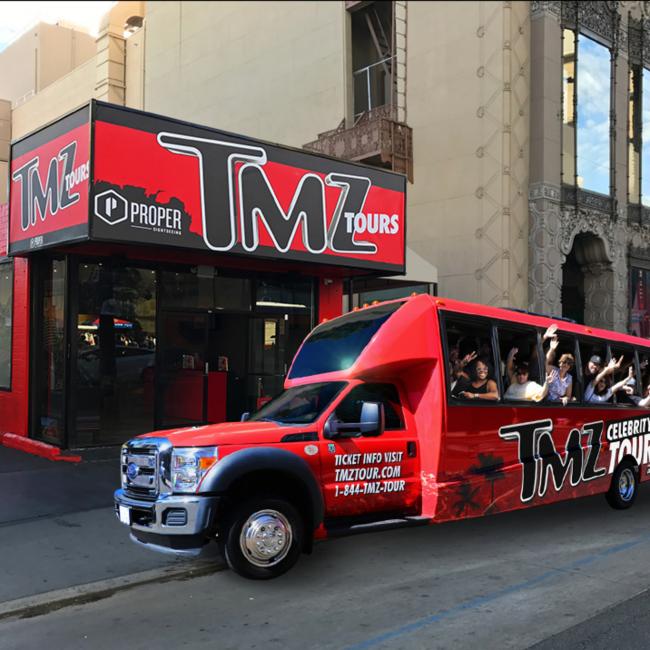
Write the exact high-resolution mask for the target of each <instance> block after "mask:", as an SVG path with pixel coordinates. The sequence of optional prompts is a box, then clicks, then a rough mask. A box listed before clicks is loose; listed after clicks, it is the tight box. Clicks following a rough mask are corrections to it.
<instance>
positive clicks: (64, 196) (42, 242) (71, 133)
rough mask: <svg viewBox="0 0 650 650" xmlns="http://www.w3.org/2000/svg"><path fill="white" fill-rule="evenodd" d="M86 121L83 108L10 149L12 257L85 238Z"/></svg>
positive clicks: (86, 212)
mask: <svg viewBox="0 0 650 650" xmlns="http://www.w3.org/2000/svg"><path fill="white" fill-rule="evenodd" d="M89 117H90V113H89V108H88V107H85V108H83V109H80V110H79V111H77V112H75V113H72V114H71V115H68V116H67V117H66V118H64V119H62V120H60V121H58V122H56V123H55V124H52V125H51V126H49V127H46V128H44V129H42V130H40V131H38V132H36V133H34V134H33V135H31V136H28V137H27V138H24V139H23V140H20V141H18V142H16V143H14V144H13V145H12V147H11V185H10V219H9V253H10V254H14V253H21V252H25V251H29V250H35V249H40V248H44V247H48V246H53V245H56V244H60V243H62V242H69V241H74V240H78V239H85V238H87V236H88V189H89V179H90V121H89Z"/></svg>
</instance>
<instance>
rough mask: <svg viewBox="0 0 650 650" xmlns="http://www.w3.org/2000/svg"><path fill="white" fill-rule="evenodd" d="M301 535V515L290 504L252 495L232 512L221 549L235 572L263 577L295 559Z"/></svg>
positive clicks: (285, 568) (278, 571)
mask: <svg viewBox="0 0 650 650" xmlns="http://www.w3.org/2000/svg"><path fill="white" fill-rule="evenodd" d="M302 536H303V523H302V518H301V517H300V514H299V513H298V511H297V510H296V509H295V508H294V507H293V505H291V503H289V502H288V501H285V500H284V499H280V498H253V499H250V500H248V501H246V502H245V503H242V504H241V505H240V506H238V507H236V508H235V509H234V511H233V512H232V515H231V517H230V524H229V526H228V530H227V531H226V536H225V540H224V545H223V551H224V555H225V558H226V562H227V563H228V566H229V567H230V568H231V569H232V570H233V571H235V572H236V573H238V574H239V575H241V576H244V577H245V578H251V579H253V580H267V579H269V578H275V577H277V576H279V575H282V574H283V573H285V572H286V571H288V570H289V569H290V568H291V567H292V566H293V565H294V564H295V563H296V562H297V561H298V558H299V557H300V552H301V549H302Z"/></svg>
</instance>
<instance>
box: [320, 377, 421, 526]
mask: <svg viewBox="0 0 650 650" xmlns="http://www.w3.org/2000/svg"><path fill="white" fill-rule="evenodd" d="M363 402H381V403H382V404H383V405H384V413H385V418H386V419H385V429H384V431H383V433H382V434H381V435H379V436H372V437H370V436H361V435H359V436H357V437H337V438H335V439H331V440H328V439H325V440H324V441H323V443H322V444H323V445H324V449H323V451H322V453H321V459H322V461H321V462H322V465H321V467H322V474H323V477H322V478H323V481H322V483H323V487H324V497H325V515H326V517H341V516H347V515H363V514H372V513H377V512H391V513H394V514H415V513H416V512H417V510H418V508H419V503H420V485H421V482H420V475H419V469H420V461H419V457H418V456H419V453H418V449H417V435H416V433H415V430H414V429H413V428H411V429H407V427H406V425H405V423H404V417H403V414H402V408H401V405H400V400H399V394H398V391H397V389H396V387H395V386H394V385H392V384H379V383H377V384H360V385H358V386H355V387H354V388H352V390H351V391H350V392H349V393H348V394H347V395H346V396H345V397H344V398H343V400H342V401H341V402H340V403H339V405H338V406H337V407H336V410H335V411H334V413H333V414H332V415H331V416H330V417H334V418H336V419H337V420H338V421H339V422H342V423H354V422H359V420H360V414H361V404H362V403H363Z"/></svg>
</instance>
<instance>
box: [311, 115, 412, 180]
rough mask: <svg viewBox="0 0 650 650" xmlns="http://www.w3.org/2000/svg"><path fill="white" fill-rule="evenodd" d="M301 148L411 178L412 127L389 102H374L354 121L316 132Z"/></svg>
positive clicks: (343, 122)
mask: <svg viewBox="0 0 650 650" xmlns="http://www.w3.org/2000/svg"><path fill="white" fill-rule="evenodd" d="M304 147H305V149H309V150H311V151H315V152H317V153H322V154H325V155H327V156H334V157H335V158H343V159H344V160H353V161H355V162H363V163H367V164H370V165H376V166H378V167H383V168H385V169H391V170H393V171H396V172H400V173H401V174H405V175H406V176H407V177H408V179H409V181H411V182H413V131H412V129H411V128H410V127H409V126H407V125H406V124H403V123H401V122H398V121H397V110H396V109H395V108H394V107H393V106H378V107H376V108H372V109H371V110H369V111H365V112H363V113H360V114H359V116H358V117H357V118H356V119H355V122H354V125H353V126H352V127H350V128H345V120H343V121H342V122H341V123H340V124H339V126H338V127H337V128H336V129H333V130H331V131H325V132H324V133H319V134H318V139H316V140H314V141H313V142H308V143H307V144H306V145H304Z"/></svg>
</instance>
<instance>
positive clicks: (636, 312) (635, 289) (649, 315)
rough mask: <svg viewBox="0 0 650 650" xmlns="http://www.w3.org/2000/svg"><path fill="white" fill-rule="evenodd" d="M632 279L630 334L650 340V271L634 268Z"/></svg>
mask: <svg viewBox="0 0 650 650" xmlns="http://www.w3.org/2000/svg"><path fill="white" fill-rule="evenodd" d="M630 279H631V291H630V304H631V310H630V333H631V334H634V335H635V336H641V337H643V338H650V300H649V299H648V298H649V297H648V287H649V286H650V271H648V270H646V269H640V268H634V267H633V268H632V272H631V278H630Z"/></svg>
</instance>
